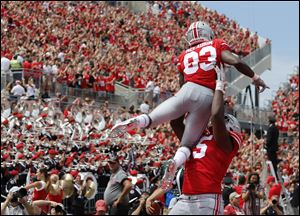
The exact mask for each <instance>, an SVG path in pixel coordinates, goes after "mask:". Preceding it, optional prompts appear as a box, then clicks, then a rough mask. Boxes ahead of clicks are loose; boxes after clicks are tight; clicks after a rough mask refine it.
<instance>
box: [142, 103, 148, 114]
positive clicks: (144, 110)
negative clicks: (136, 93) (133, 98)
mask: <svg viewBox="0 0 300 216" xmlns="http://www.w3.org/2000/svg"><path fill="white" fill-rule="evenodd" d="M140 110H141V112H142V113H149V110H150V107H149V105H148V104H146V103H142V104H141V105H140Z"/></svg>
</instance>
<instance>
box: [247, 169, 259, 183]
mask: <svg viewBox="0 0 300 216" xmlns="http://www.w3.org/2000/svg"><path fill="white" fill-rule="evenodd" d="M254 175H256V176H257V181H256V182H255V184H259V182H260V178H259V174H258V173H256V172H254V173H250V175H249V176H248V183H249V182H250V179H251V177H252V176H254Z"/></svg>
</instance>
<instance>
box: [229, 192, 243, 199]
mask: <svg viewBox="0 0 300 216" xmlns="http://www.w3.org/2000/svg"><path fill="white" fill-rule="evenodd" d="M240 196H241V195H240V194H238V193H237V192H232V193H231V194H230V195H229V200H232V199H233V198H239V197H240Z"/></svg>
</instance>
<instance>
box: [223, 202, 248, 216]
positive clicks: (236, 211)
mask: <svg viewBox="0 0 300 216" xmlns="http://www.w3.org/2000/svg"><path fill="white" fill-rule="evenodd" d="M224 215H245V213H244V211H243V209H241V208H238V207H235V206H232V205H231V204H230V203H229V204H228V205H227V206H226V207H225V209H224Z"/></svg>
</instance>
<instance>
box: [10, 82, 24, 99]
mask: <svg viewBox="0 0 300 216" xmlns="http://www.w3.org/2000/svg"><path fill="white" fill-rule="evenodd" d="M10 92H11V93H12V94H13V95H14V96H22V95H24V94H25V89H24V88H23V86H21V85H19V84H17V85H15V86H14V87H13V88H12V90H11V91H10Z"/></svg>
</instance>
